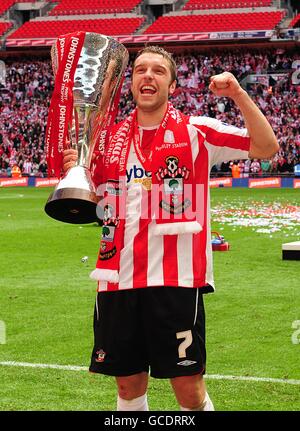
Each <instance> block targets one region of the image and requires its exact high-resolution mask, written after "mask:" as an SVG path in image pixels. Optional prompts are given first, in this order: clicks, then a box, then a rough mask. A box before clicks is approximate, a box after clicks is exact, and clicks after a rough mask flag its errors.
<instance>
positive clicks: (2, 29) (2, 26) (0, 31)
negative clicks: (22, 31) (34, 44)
mask: <svg viewBox="0 0 300 431" xmlns="http://www.w3.org/2000/svg"><path fill="white" fill-rule="evenodd" d="M11 27H12V23H11V22H0V36H3V35H4V34H5V33H6V32H7V31H8V30H9V29H10V28H11Z"/></svg>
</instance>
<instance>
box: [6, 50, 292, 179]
mask: <svg viewBox="0 0 300 431" xmlns="http://www.w3.org/2000/svg"><path fill="white" fill-rule="evenodd" d="M174 58H175V60H176V63H177V66H178V87H177V90H176V92H175V94H174V96H173V97H172V103H173V104H174V105H175V107H177V108H178V109H180V110H182V112H184V113H186V114H189V115H204V116H209V117H214V118H217V119H220V120H221V121H224V122H226V123H229V124H233V125H236V126H238V127H241V126H244V124H243V120H242V117H241V115H240V112H239V111H238V110H237V108H236V107H235V105H234V103H233V102H232V101H231V100H230V99H226V98H216V97H215V96H213V95H212V93H211V92H209V90H208V85H209V78H210V76H212V75H215V74H218V73H221V72H223V71H229V72H232V73H233V74H234V75H235V76H236V77H237V79H238V80H239V81H240V82H241V83H242V84H243V83H244V85H245V88H246V89H247V91H248V92H249V94H250V95H251V96H252V98H253V99H254V101H255V102H256V103H257V105H258V106H259V107H260V109H261V110H262V112H263V113H264V114H265V115H266V117H267V118H268V120H269V122H270V123H271V125H272V127H273V129H274V131H275V134H276V136H277V138H278V141H279V143H280V151H279V152H278V153H277V154H276V155H275V156H274V157H273V158H272V159H271V160H246V161H240V160H235V161H230V162H228V163H223V164H221V165H219V166H214V168H213V171H212V172H213V173H214V174H216V175H233V176H234V175H236V176H241V177H246V176H249V175H251V176H258V175H268V174H270V173H271V174H277V173H280V174H291V173H293V171H294V166H295V165H296V164H298V163H300V85H299V84H298V85H297V84H295V83H293V81H292V76H295V71H294V70H293V69H292V66H293V62H295V61H296V60H299V59H300V55H299V54H297V53H296V52H285V51H284V50H282V49H280V50H266V51H262V50H259V51H258V50H257V51H255V50H253V51H251V52H250V51H241V50H239V51H236V52H233V51H230V52H229V51H228V52H224V51H223V52H222V54H219V53H214V54H202V53H201V54H194V55H193V54H190V53H186V54H181V55H177V56H174ZM299 63H300V61H299ZM294 64H295V63H294ZM250 73H251V74H255V75H257V76H258V75H261V74H266V73H268V74H273V75H272V77H271V78H270V80H266V79H265V78H262V79H260V80H258V82H256V83H254V84H253V83H248V84H245V80H246V77H247V76H248V75H249V74H250ZM293 74H294V75H293ZM130 77H131V63H130V64H129V66H128V68H127V70H126V73H125V81H124V85H123V90H122V97H121V101H120V109H119V113H118V116H117V121H120V120H122V119H123V118H124V117H125V116H126V115H127V114H128V113H129V112H130V111H131V110H132V108H133V107H134V102H133V100H132V95H131V92H130ZM53 85H54V78H53V73H52V67H51V63H50V60H45V61H36V60H33V61H26V62H25V61H23V62H22V61H18V62H7V63H6V79H5V81H4V82H3V83H2V84H1V85H0V126H1V127H0V173H1V174H2V175H5V176H10V175H11V171H12V169H13V168H14V167H16V166H18V167H19V170H20V171H21V173H22V175H28V176H31V175H32V176H46V175H47V164H46V160H45V153H44V144H45V129H46V124H47V110H48V106H49V104H50V99H51V92H52V89H53Z"/></svg>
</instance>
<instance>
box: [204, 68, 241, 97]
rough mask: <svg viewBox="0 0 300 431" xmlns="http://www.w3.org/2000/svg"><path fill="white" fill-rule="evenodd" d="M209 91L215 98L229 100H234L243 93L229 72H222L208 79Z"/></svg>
mask: <svg viewBox="0 0 300 431" xmlns="http://www.w3.org/2000/svg"><path fill="white" fill-rule="evenodd" d="M209 89H210V90H211V91H212V92H213V93H214V94H215V95H216V96H220V97H230V98H231V99H235V98H237V97H238V96H240V95H241V94H242V93H244V92H245V91H244V90H243V89H242V87H241V86H240V84H239V83H238V81H237V80H236V78H235V77H234V75H233V74H232V73H230V72H223V73H220V74H219V75H214V76H212V77H211V78H210V84H209Z"/></svg>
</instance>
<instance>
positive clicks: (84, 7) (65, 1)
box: [49, 0, 141, 15]
mask: <svg viewBox="0 0 300 431" xmlns="http://www.w3.org/2000/svg"><path fill="white" fill-rule="evenodd" d="M140 2H141V0H94V1H93V2H91V1H89V0H61V1H60V2H59V4H58V5H57V6H56V7H55V8H54V9H52V11H51V12H50V14H49V15H85V14H97V13H104V14H105V13H127V12H131V11H132V10H133V9H134V8H135V7H136V6H137V5H138V4H139V3H140Z"/></svg>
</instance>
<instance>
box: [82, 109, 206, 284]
mask: <svg viewBox="0 0 300 431" xmlns="http://www.w3.org/2000/svg"><path fill="white" fill-rule="evenodd" d="M132 141H133V144H134V147H135V151H136V154H137V157H138V159H139V161H140V162H141V164H142V165H143V166H144V168H145V170H146V171H149V172H152V188H151V192H149V193H151V215H152V220H154V221H155V223H156V225H155V227H154V235H178V234H186V233H198V232H200V231H201V230H202V228H201V226H200V224H199V223H198V222H197V221H196V184H195V181H194V167H193V159H192V150H191V142H190V137H189V134H188V130H187V124H186V120H185V117H184V116H183V115H182V113H181V112H180V111H178V110H176V109H175V108H174V107H173V106H172V104H171V103H168V106H167V110H166V113H165V115H164V118H163V120H162V122H161V124H160V126H159V128H158V130H157V132H156V134H155V137H154V139H153V142H152V145H151V151H150V155H149V156H148V157H146V156H145V155H144V153H143V149H142V145H141V139H140V133H139V128H138V124H137V109H135V110H134V111H133V112H132V113H131V114H130V115H129V117H128V118H127V119H126V120H125V121H123V123H121V125H120V127H119V128H118V130H117V132H116V133H115V134H114V135H113V136H111V137H110V139H109V142H108V146H107V148H106V150H105V155H104V159H103V169H104V181H105V183H104V184H103V190H102V194H103V196H104V198H103V200H101V201H100V203H99V204H98V205H99V206H100V208H99V210H100V212H101V214H102V218H103V220H104V221H103V227H102V237H101V242H100V251H99V255H98V259H97V264H96V269H95V270H94V271H93V272H92V273H91V275H90V276H91V278H93V279H96V280H102V281H108V282H111V283H118V281H119V268H120V253H121V250H122V248H123V246H124V229H125V221H126V220H125V218H126V165H127V160H128V156H129V151H130V145H131V143H132Z"/></svg>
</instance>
